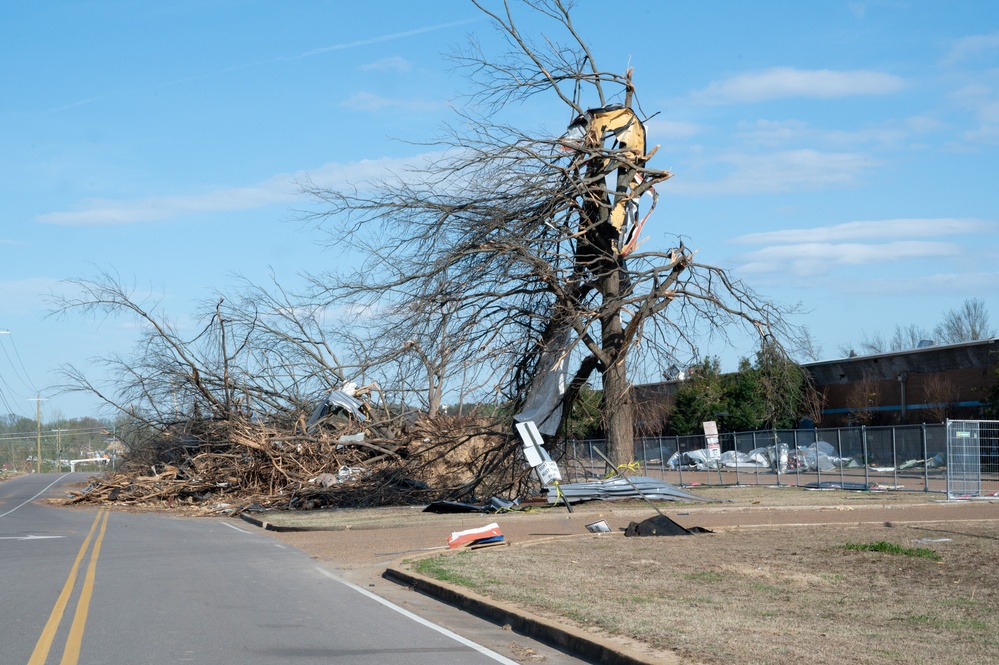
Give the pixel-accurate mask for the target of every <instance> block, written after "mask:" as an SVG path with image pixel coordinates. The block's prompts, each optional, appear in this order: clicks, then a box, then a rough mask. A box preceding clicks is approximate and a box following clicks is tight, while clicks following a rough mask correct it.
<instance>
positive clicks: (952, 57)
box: [944, 32, 999, 65]
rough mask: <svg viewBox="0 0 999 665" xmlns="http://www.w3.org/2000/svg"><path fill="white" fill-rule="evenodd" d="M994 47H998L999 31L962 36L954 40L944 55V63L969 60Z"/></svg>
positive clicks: (992, 49) (953, 63)
mask: <svg viewBox="0 0 999 665" xmlns="http://www.w3.org/2000/svg"><path fill="white" fill-rule="evenodd" d="M996 49H999V32H993V33H990V34H987V35H970V36H968V37H962V38H961V39H958V40H957V41H956V42H954V45H953V46H952V47H951V49H950V51H949V52H948V53H947V55H946V57H944V64H947V65H955V64H957V63H959V62H961V61H963V60H970V59H972V58H975V57H977V56H979V55H981V54H983V53H987V52H989V51H994V50H996Z"/></svg>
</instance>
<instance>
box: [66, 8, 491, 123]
mask: <svg viewBox="0 0 999 665" xmlns="http://www.w3.org/2000/svg"><path fill="white" fill-rule="evenodd" d="M481 20H482V19H481V18H470V19H464V20H461V21H450V22H448V23H437V24H435V25H427V26H423V27H419V28H413V29H412V30H404V31H402V32H391V33H387V34H384V35H377V36H375V37H368V38H365V39H355V40H353V41H349V42H340V43H338V44H329V45H327V46H321V47H319V48H314V49H309V50H308V51H303V52H301V53H297V54H293V55H282V56H277V57H274V58H267V59H265V60H256V61H254V62H244V63H240V64H237V65H232V66H230V67H224V68H222V69H216V70H214V71H211V72H205V73H203V74H195V75H192V76H185V77H183V78H178V79H174V80H171V81H162V82H159V83H154V84H151V85H146V86H140V87H138V88H134V89H133V90H157V89H160V88H166V87H170V86H175V85H181V84H184V83H190V82H193V81H202V80H205V79H210V78H215V77H217V76H222V75H224V74H229V73H231V72H237V71H242V70H244V69H251V68H254V67H260V66H263V65H270V64H273V63H277V62H289V61H294V60H301V59H303V58H312V57H315V56H318V55H323V54H326V53H332V52H335V51H345V50H348V49H354V48H359V47H363V46H372V45H374V44H383V43H385V42H390V41H395V40H397V39H404V38H406V37H413V36H416V35H422V34H426V33H428V32H436V31H438V30H448V29H450V28H457V27H460V26H463V25H468V24H470V23H475V22H478V21H481ZM124 92H125V91H120V92H115V93H108V94H104V95H98V96H95V97H90V98H87V99H82V100H77V101H73V102H69V103H67V104H62V105H60V106H58V107H56V108H53V109H49V111H48V112H50V113H54V112H59V111H64V110H67V109H71V108H75V107H77V106H83V105H86V104H90V103H93V102H96V101H100V100H103V99H108V98H109V97H114V96H116V95H119V94H123V93H124Z"/></svg>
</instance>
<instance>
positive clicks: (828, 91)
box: [692, 67, 905, 104]
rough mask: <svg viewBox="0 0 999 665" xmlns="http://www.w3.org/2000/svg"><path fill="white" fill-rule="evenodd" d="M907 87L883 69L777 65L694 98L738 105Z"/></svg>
mask: <svg viewBox="0 0 999 665" xmlns="http://www.w3.org/2000/svg"><path fill="white" fill-rule="evenodd" d="M904 87H905V81H904V80H903V79H902V78H900V77H898V76H895V75H893V74H886V73H884V72H875V71H868V70H851V71H833V70H829V69H815V70H805V69H795V68H793V67H774V68H771V69H766V70H763V71H757V72H747V73H744V74H739V75H737V76H733V77H731V78H728V79H725V80H723V81H716V82H714V83H712V84H710V85H708V87H706V88H704V89H703V90H700V91H698V92H695V93H693V95H692V97H693V99H694V101H696V102H698V103H701V104H736V103H747V102H749V103H751V102H762V101H766V100H770V99H784V98H789V97H807V98H815V99H837V98H841V97H852V96H855V95H884V94H889V93H893V92H897V91H899V90H901V89H902V88H904Z"/></svg>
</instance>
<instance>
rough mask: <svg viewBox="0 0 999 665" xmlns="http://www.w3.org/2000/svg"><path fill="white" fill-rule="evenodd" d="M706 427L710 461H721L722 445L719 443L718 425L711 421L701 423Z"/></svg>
mask: <svg viewBox="0 0 999 665" xmlns="http://www.w3.org/2000/svg"><path fill="white" fill-rule="evenodd" d="M701 425H702V426H703V427H704V439H705V441H707V444H708V459H715V460H719V459H721V445H719V443H718V423H716V422H715V421H713V420H709V421H708V422H706V423H701Z"/></svg>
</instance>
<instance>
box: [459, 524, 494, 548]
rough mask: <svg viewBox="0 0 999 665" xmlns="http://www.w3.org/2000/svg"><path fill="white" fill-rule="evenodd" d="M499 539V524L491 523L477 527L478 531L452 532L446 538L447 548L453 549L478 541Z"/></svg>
mask: <svg viewBox="0 0 999 665" xmlns="http://www.w3.org/2000/svg"><path fill="white" fill-rule="evenodd" d="M501 538H503V533H502V532H501V531H500V528H499V524H497V523H496V522H493V523H492V524H487V525H486V526H483V527H479V528H478V529H466V530H464V531H454V532H452V533H451V535H450V536H448V537H447V546H448V547H450V548H451V549H454V548H456V547H461V546H462V545H469V544H471V543H475V542H478V541H480V540H490V541H491V540H493V539H501Z"/></svg>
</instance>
